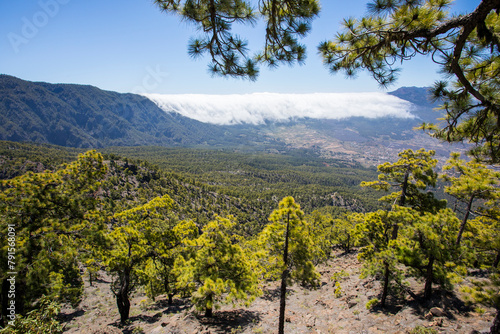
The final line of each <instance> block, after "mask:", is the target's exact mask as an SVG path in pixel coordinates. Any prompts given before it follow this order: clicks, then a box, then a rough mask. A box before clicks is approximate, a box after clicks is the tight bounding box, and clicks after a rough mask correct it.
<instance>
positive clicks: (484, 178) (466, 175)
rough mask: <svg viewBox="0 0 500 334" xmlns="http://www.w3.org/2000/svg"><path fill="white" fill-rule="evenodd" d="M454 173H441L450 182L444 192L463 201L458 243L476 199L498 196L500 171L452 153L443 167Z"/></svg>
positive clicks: (499, 193) (492, 198) (489, 198)
mask: <svg viewBox="0 0 500 334" xmlns="http://www.w3.org/2000/svg"><path fill="white" fill-rule="evenodd" d="M443 169H444V170H447V171H452V172H455V173H456V174H450V175H443V178H444V179H445V180H447V181H449V182H450V183H451V185H449V186H446V187H445V192H447V193H448V194H450V195H452V196H453V197H455V198H457V199H458V200H459V201H461V202H463V203H465V205H466V209H465V212H464V218H463V220H462V223H461V224H460V230H459V231H458V234H457V238H456V244H457V246H459V245H460V241H461V239H462V235H463V233H464V231H465V227H466V224H467V220H468V218H469V215H470V214H471V213H472V211H473V204H474V202H475V201H477V200H483V201H488V200H494V199H496V198H500V188H499V186H500V172H496V171H494V170H492V169H489V168H487V167H486V166H485V165H483V164H481V163H478V162H476V161H468V162H466V161H465V160H463V159H460V154H458V153H455V154H452V156H451V158H450V159H449V160H448V162H447V164H446V165H445V166H444V168H443Z"/></svg>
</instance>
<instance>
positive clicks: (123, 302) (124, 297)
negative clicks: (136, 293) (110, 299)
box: [116, 269, 130, 324]
mask: <svg viewBox="0 0 500 334" xmlns="http://www.w3.org/2000/svg"><path fill="white" fill-rule="evenodd" d="M120 280H121V282H120V283H121V286H120V289H119V290H118V292H117V294H116V305H117V306H118V312H120V321H121V323H122V324H124V323H125V322H126V321H127V320H128V318H129V315H130V301H129V300H128V294H129V288H130V270H129V269H125V270H124V271H123V275H122V277H121V278H120Z"/></svg>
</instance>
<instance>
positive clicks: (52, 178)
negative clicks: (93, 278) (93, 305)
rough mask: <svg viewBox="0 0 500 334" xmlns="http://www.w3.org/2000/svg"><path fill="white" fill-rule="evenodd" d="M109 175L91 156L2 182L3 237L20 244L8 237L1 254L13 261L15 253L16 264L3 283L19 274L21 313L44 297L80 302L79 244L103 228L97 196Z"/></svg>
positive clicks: (4, 264) (92, 153)
mask: <svg viewBox="0 0 500 334" xmlns="http://www.w3.org/2000/svg"><path fill="white" fill-rule="evenodd" d="M105 173H106V165H105V164H104V163H103V159H102V155H100V154H99V153H96V152H95V151H89V152H87V153H85V154H82V155H80V156H79V158H78V159H77V160H76V161H74V162H72V163H70V164H68V165H65V166H64V168H62V169H60V170H58V171H56V172H50V171H45V172H42V173H33V172H28V173H26V174H24V175H21V176H18V177H16V178H14V179H10V180H5V181H2V183H1V185H0V189H1V192H0V217H1V220H0V223H1V225H0V233H1V235H3V236H7V235H8V232H9V231H10V232H13V233H14V234H15V237H13V238H14V239H15V245H14V246H12V245H10V244H9V243H8V240H7V238H5V237H4V238H2V239H1V240H0V255H1V256H2V258H4V259H7V258H8V256H7V254H8V252H9V249H12V248H14V249H15V260H14V261H12V262H13V264H11V265H9V266H8V262H7V261H2V263H1V264H0V265H1V266H2V270H1V271H0V272H1V274H0V279H1V281H2V282H5V280H6V279H7V278H8V277H9V275H8V272H15V273H17V274H16V287H17V290H18V291H23V293H18V294H16V305H17V310H18V311H19V313H20V314H23V313H25V312H26V311H28V310H30V309H31V308H32V307H33V306H34V304H35V302H36V301H37V300H38V298H40V297H42V296H43V295H46V296H47V297H49V298H51V299H53V300H58V301H60V302H66V303H70V304H72V305H77V304H78V303H79V301H80V298H81V295H82V292H83V282H82V279H81V277H80V270H79V268H78V246H77V245H78V243H77V241H76V240H77V239H78V238H83V237H85V235H86V234H87V233H88V230H91V229H94V228H95V227H96V225H98V224H96V213H97V210H98V198H97V196H96V194H97V190H98V187H99V186H100V181H101V180H102V179H103V177H104V174H105ZM6 286H7V284H4V285H3V289H4V288H5V287H6ZM4 296H5V295H4ZM4 305H5V304H4ZM4 312H5V310H2V314H5V313H4Z"/></svg>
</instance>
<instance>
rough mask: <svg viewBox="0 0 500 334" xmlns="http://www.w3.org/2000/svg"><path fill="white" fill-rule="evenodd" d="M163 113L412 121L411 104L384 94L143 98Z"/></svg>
mask: <svg viewBox="0 0 500 334" xmlns="http://www.w3.org/2000/svg"><path fill="white" fill-rule="evenodd" d="M143 95H144V96H146V97H147V98H149V99H150V100H152V101H153V102H154V103H156V105H158V107H160V108H161V109H163V110H164V111H165V112H177V113H179V114H181V115H183V116H186V117H189V118H192V119H196V120H198V121H201V122H204V123H211V124H220V125H232V124H242V123H247V124H256V125H257V124H263V123H265V122H266V121H278V122H279V121H288V120H292V119H298V118H305V117H307V118H313V119H344V118H349V117H367V118H379V117H397V118H414V117H415V116H414V115H412V114H411V112H410V110H411V109H412V104H411V103H410V102H408V101H405V100H402V99H400V98H397V97H395V96H392V95H389V94H384V93H313V94H278V93H253V94H232V95H203V94H143Z"/></svg>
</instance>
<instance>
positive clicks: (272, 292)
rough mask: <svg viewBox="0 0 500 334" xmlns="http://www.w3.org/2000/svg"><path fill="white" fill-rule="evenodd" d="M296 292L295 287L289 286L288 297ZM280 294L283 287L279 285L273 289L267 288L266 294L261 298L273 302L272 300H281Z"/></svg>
mask: <svg viewBox="0 0 500 334" xmlns="http://www.w3.org/2000/svg"><path fill="white" fill-rule="evenodd" d="M294 292H295V290H294V289H292V288H287V289H286V294H287V297H288V296H290V295H291V294H293V293H294ZM280 296H281V288H280V287H279V286H278V287H276V288H273V289H265V290H264V294H263V295H262V296H261V297H260V298H262V299H264V300H267V301H270V302H272V301H277V300H279V299H280Z"/></svg>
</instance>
